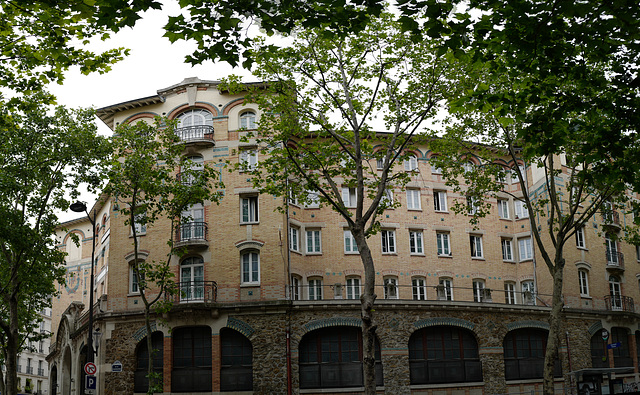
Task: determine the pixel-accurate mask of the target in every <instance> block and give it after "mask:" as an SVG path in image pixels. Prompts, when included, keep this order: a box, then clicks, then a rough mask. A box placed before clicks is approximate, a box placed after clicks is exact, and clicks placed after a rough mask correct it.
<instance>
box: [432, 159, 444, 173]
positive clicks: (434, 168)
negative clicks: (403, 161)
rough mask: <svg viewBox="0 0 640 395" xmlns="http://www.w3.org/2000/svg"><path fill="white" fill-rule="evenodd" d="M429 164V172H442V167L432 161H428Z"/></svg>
mask: <svg viewBox="0 0 640 395" xmlns="http://www.w3.org/2000/svg"><path fill="white" fill-rule="evenodd" d="M433 159H434V158H431V160H433ZM429 163H430V164H431V172H432V173H433V174H442V169H441V168H440V167H438V166H436V164H435V163H434V162H429Z"/></svg>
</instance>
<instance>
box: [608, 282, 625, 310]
mask: <svg viewBox="0 0 640 395" xmlns="http://www.w3.org/2000/svg"><path fill="white" fill-rule="evenodd" d="M609 295H611V310H622V291H621V288H620V279H619V278H618V277H616V276H611V277H609Z"/></svg>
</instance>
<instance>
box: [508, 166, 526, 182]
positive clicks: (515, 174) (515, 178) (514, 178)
mask: <svg viewBox="0 0 640 395" xmlns="http://www.w3.org/2000/svg"><path fill="white" fill-rule="evenodd" d="M518 168H519V169H520V173H522V174H523V175H525V168H524V166H521V165H518ZM511 184H520V178H519V177H518V172H517V170H516V169H515V167H512V168H511Z"/></svg>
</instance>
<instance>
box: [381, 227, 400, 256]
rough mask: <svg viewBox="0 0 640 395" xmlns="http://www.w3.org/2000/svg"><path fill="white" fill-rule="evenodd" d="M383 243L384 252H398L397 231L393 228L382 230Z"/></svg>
mask: <svg viewBox="0 0 640 395" xmlns="http://www.w3.org/2000/svg"><path fill="white" fill-rule="evenodd" d="M380 234H381V244H382V253H383V254H395V253H396V231H395V230H392V229H383V230H382V231H381V232H380Z"/></svg>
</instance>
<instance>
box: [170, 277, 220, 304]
mask: <svg viewBox="0 0 640 395" xmlns="http://www.w3.org/2000/svg"><path fill="white" fill-rule="evenodd" d="M176 285H177V287H178V288H177V290H176V292H175V293H174V294H173V295H169V294H167V295H165V299H167V300H170V301H172V302H173V303H214V302H215V301H216V298H217V295H218V284H216V282H215V281H199V280H194V281H181V282H179V283H177V284H176Z"/></svg>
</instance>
